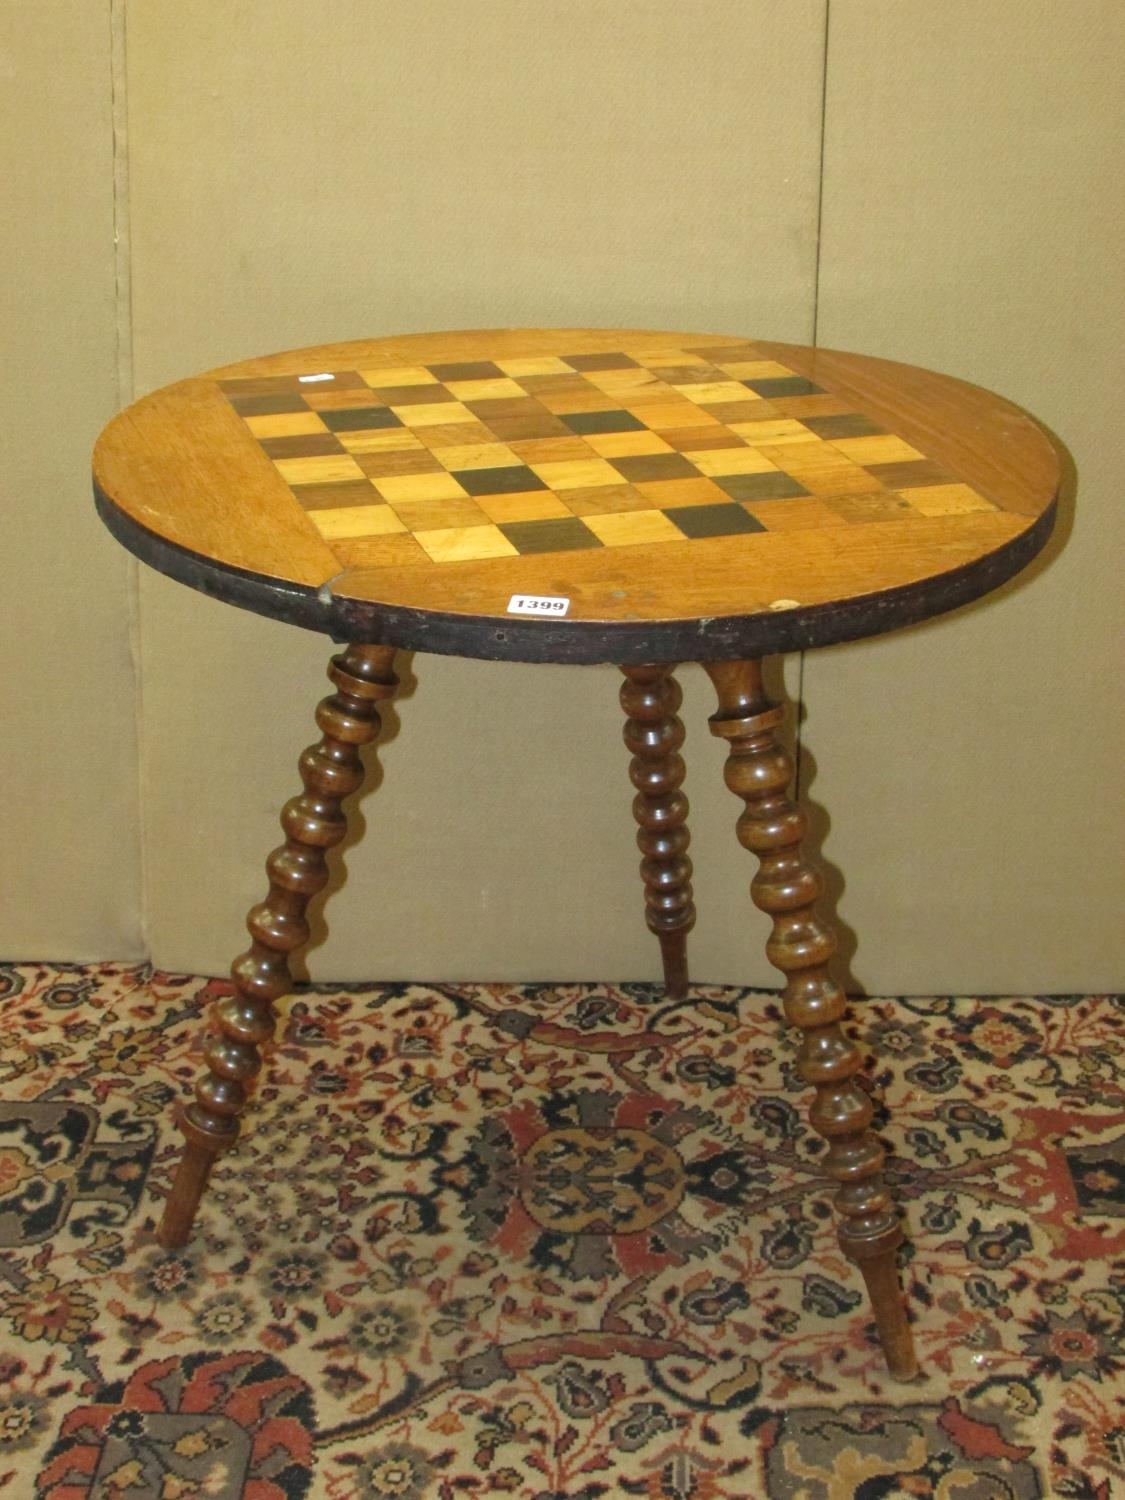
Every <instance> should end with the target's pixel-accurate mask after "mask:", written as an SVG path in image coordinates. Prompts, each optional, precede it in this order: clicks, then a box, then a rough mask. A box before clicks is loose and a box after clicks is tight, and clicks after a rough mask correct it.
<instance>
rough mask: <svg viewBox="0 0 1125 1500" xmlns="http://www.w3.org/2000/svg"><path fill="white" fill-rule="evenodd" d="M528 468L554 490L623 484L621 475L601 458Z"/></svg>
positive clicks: (536, 465)
mask: <svg viewBox="0 0 1125 1500" xmlns="http://www.w3.org/2000/svg"><path fill="white" fill-rule="evenodd" d="M528 467H529V468H530V469H531V470H532V472H533V473H535V474H538V475H539V478H540V479H541V480H542V481H543V483H544V484H546V485H549V486H550V487H551V489H553V490H582V489H590V488H591V487H592V486H594V485H599V484H620V483H621V475H620V474H619V473H618V472H617V470H616V469H615V468H613V466H612V465H611V464H607V463H606V462H605V460H604V459H601V458H589V459H585V460H576V461H575V462H574V463H548V464H529V465H528Z"/></svg>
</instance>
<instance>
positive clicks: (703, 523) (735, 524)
mask: <svg viewBox="0 0 1125 1500" xmlns="http://www.w3.org/2000/svg"><path fill="white" fill-rule="evenodd" d="M664 514H665V515H666V516H667V517H668V519H669V521H671V522H672V523H673V525H675V526H678V527H679V528H680V530H681V531H682V532H683V534H684V536H687V537H691V538H692V539H693V540H694V539H696V538H698V537H705V536H737V535H738V534H739V533H740V532H744V531H765V529H766V528H765V527H764V526H763V525H762V523H761V521H757V520H755V519H754V517H753V516H752V515H751V514H750V513H749V511H745V510H743V509H742V506H741V505H722V504H720V505H680V506H677V507H676V509H675V510H666V511H665V512H664Z"/></svg>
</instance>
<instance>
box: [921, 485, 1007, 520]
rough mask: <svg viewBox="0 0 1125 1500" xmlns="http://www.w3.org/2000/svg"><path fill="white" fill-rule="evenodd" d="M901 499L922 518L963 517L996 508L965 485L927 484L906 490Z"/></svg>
mask: <svg viewBox="0 0 1125 1500" xmlns="http://www.w3.org/2000/svg"><path fill="white" fill-rule="evenodd" d="M903 499H904V500H909V501H910V504H911V505H912V506H913V507H914V509H915V510H919V511H921V512H922V514H923V515H924V516H964V515H968V514H969V513H970V512H972V511H975V510H995V509H996V507H995V506H994V505H993V504H992V503H991V502H990V501H988V500H986V499H985V498H984V496H983V495H978V494H977V492H976V490H974V489H972V488H971V487H970V486H969V485H967V484H928V485H923V486H921V487H920V488H918V489H910V490H906V491H905V492H904V493H903Z"/></svg>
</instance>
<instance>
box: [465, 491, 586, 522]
mask: <svg viewBox="0 0 1125 1500" xmlns="http://www.w3.org/2000/svg"><path fill="white" fill-rule="evenodd" d="M476 503H477V505H479V506H480V508H481V510H483V511H484V513H485V515H486V516H487V517H488V519H489V520H490V521H495V522H496V524H497V525H498V526H502V525H504V524H505V523H506V522H508V521H551V520H555V519H557V518H558V517H559V516H569V515H571V514H573V512H572V511H570V510H568V509H567V507H566V506H565V505H564V504H563V502H562V500H560V499H559V497H558V496H557V495H556V494H554V492H553V491H551V490H521V491H520V493H519V494H516V495H477V496H476Z"/></svg>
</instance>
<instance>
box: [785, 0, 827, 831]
mask: <svg viewBox="0 0 1125 1500" xmlns="http://www.w3.org/2000/svg"><path fill="white" fill-rule="evenodd" d="M831 14H832V0H824V49H823V53H822V56H821V65H820V152H819V156H818V160H817V168H816V236H815V248H814V251H813V322H812V342H813V347H814V348H815V347H816V343H817V338H818V336H819V332H820V241H821V230H822V228H823V225H824V142H825V133H826V129H827V120H828V30H829V24H830V22H831ZM804 712H805V653H804V652H803V651H802V652H801V653H800V655H799V656H798V658H797V723H796V726H795V729H796V738H795V740H794V746H793V761H794V766H795V772H794V779H793V797H794V800H795V801H797V802H800V800H801V780H802V774H801V773H802V770H803V767H802V764H801V739H802V734H801V728H802V725H801V721H802V719H803V717H804Z"/></svg>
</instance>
